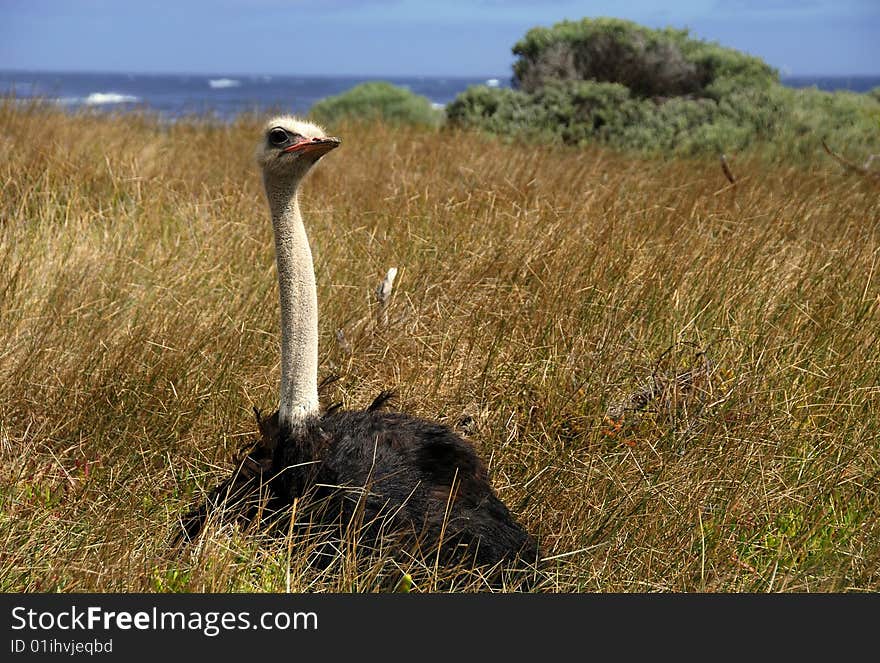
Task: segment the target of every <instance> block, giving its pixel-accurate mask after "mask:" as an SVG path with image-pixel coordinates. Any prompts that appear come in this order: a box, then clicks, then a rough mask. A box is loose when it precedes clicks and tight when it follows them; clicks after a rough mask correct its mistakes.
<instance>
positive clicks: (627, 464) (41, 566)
mask: <svg viewBox="0 0 880 663" xmlns="http://www.w3.org/2000/svg"><path fill="white" fill-rule="evenodd" d="M261 119H262V118H253V119H241V120H239V121H238V122H236V123H235V124H233V125H230V126H212V125H209V124H206V123H204V122H201V121H197V120H193V121H191V122H190V121H184V122H180V123H177V124H174V125H161V124H159V123H157V122H155V121H153V120H151V119H150V118H143V117H136V116H118V117H92V116H79V117H72V116H67V115H64V114H61V113H58V112H54V111H49V110H45V109H40V108H38V107H32V108H28V107H23V106H15V105H13V104H11V103H6V104H5V105H2V106H0V181H2V193H0V454H2V457H0V500H2V502H0V589H2V590H3V591H14V592H18V591H284V590H286V589H290V590H293V591H376V590H379V589H382V588H384V587H386V586H387V584H388V582H389V580H390V581H393V580H394V578H395V577H399V576H400V574H401V573H403V572H411V573H412V574H413V576H414V577H415V583H416V584H415V586H414V589H415V590H431V589H434V588H438V587H440V586H441V585H440V584H439V583H438V578H437V577H435V576H432V575H431V573H429V572H427V570H425V569H422V570H419V569H411V568H404V567H403V566H401V565H400V564H399V562H393V561H390V560H389V559H384V558H382V557H381V556H380V557H378V558H377V557H376V556H373V557H371V558H368V559H365V560H364V559H356V558H355V556H354V555H353V554H352V551H351V550H342V551H341V553H340V555H339V558H338V560H337V561H336V563H334V564H333V565H331V566H330V568H328V569H317V568H311V567H309V562H308V555H307V554H306V551H307V548H308V546H307V545H293V543H295V542H292V541H289V540H288V541H284V540H275V541H260V540H259V537H257V536H256V535H247V534H242V533H240V532H237V531H235V530H233V529H231V528H216V529H215V530H213V531H211V532H210V536H208V537H207V538H205V539H204V540H202V541H201V543H199V544H198V545H196V546H193V547H192V548H191V549H190V550H189V551H188V552H185V553H183V554H173V553H172V552H171V551H170V550H169V548H168V539H169V534H170V532H171V531H172V529H173V527H174V523H175V519H176V518H177V516H178V515H180V514H181V512H182V511H184V510H185V509H187V508H188V507H189V506H190V505H191V504H192V503H193V502H194V501H195V500H196V499H198V498H199V497H200V496H201V495H202V494H203V493H204V492H206V491H207V490H209V489H210V488H211V487H213V485H214V484H215V483H216V482H217V480H218V479H221V478H223V477H224V476H225V475H226V474H227V473H228V472H229V468H230V463H229V459H230V457H231V456H232V455H233V454H234V453H235V452H236V450H237V449H238V448H239V447H241V446H242V445H243V444H244V443H245V442H246V441H247V440H248V439H249V438H250V437H251V436H252V435H254V433H255V431H256V424H255V421H254V417H253V413H252V406H257V407H259V408H262V409H263V410H265V411H270V410H271V409H272V408H273V407H274V406H275V399H276V384H277V382H278V377H279V376H278V341H279V332H278V324H277V315H278V313H277V301H276V281H275V266H274V257H273V245H272V238H271V226H270V223H269V217H268V209H267V206H266V203H265V200H264V197H263V192H262V185H261V182H260V179H259V176H258V173H257V170H256V166H255V163H254V160H253V154H254V145H255V141H256V139H257V136H258V134H259V123H260V120H261ZM333 130H334V132H336V133H338V134H339V135H340V136H341V137H342V139H343V146H342V148H341V149H339V150H337V151H335V152H334V153H332V154H330V155H329V156H328V157H327V158H325V159H324V160H323V162H322V163H321V165H320V167H318V168H317V169H316V172H315V173H314V174H313V175H312V176H311V177H310V179H309V180H308V182H307V183H306V185H305V190H304V192H303V214H304V217H305V219H306V224H307V227H308V231H309V234H310V238H311V241H312V247H313V250H314V253H315V260H316V272H317V280H318V296H319V305H320V312H321V318H320V328H321V360H320V365H321V375H322V376H328V375H337V376H339V379H338V380H337V381H336V382H334V383H333V384H332V385H330V386H329V387H328V388H327V389H325V393H324V396H325V397H326V399H327V401H328V402H333V401H338V400H341V401H343V402H344V403H345V405H346V406H351V407H362V406H365V405H366V404H368V403H369V402H370V400H371V399H372V397H373V396H374V395H375V394H376V393H378V392H379V391H380V390H381V389H384V388H396V389H398V390H399V393H400V396H399V404H398V407H400V408H401V409H406V410H408V411H411V412H413V413H416V414H419V415H423V416H426V417H430V418H437V419H440V420H442V421H445V422H447V423H449V424H450V425H452V426H456V427H458V428H459V429H460V430H464V431H465V432H466V433H467V434H468V436H469V437H470V439H471V440H472V441H473V442H474V444H475V446H476V447H477V448H478V450H479V452H480V453H481V454H482V455H483V456H484V457H485V458H486V459H487V461H488V464H489V468H490V472H491V476H492V482H493V485H494V486H495V488H496V490H497V492H498V494H499V495H500V497H501V498H502V499H503V500H504V501H505V502H506V503H507V504H508V505H509V506H510V508H511V510H512V511H513V512H514V513H515V514H516V515H517V517H518V518H519V519H520V520H521V521H522V522H523V523H524V524H525V525H526V527H527V528H528V529H529V530H530V531H531V532H532V533H534V534H535V535H536V536H537V537H538V538H539V539H540V542H541V545H542V548H543V550H544V553H545V555H546V556H547V557H548V558H549V561H547V562H546V565H545V568H543V569H542V570H541V571H540V572H539V574H538V579H537V580H538V582H537V584H536V585H535V587H534V589H535V590H537V591H566V592H582V591H722V592H738V591H759V592H764V591H774V592H775V591H782V592H789V591H819V592H824V591H844V590H856V591H877V590H880V518H878V514H880V345H878V341H880V339H878V334H880V274H878V271H880V190H878V187H877V185H876V184H875V183H873V182H872V181H870V180H867V179H866V178H860V177H858V176H857V175H852V174H845V173H843V172H842V171H841V169H840V168H839V166H838V165H837V164H835V163H834V162H833V161H831V160H830V159H829V158H828V157H827V156H825V155H824V154H821V153H817V154H816V156H815V160H813V161H811V162H807V163H799V164H788V165H786V164H771V163H769V162H767V161H766V160H761V159H758V158H756V157H755V158H753V157H749V156H748V155H739V156H733V157H731V168H732V170H733V171H734V173H735V174H736V176H737V177H738V182H737V184H736V185H735V186H731V185H729V183H728V181H727V180H726V179H725V177H724V175H723V173H722V171H721V168H720V166H719V164H718V161H717V159H715V158H706V159H699V160H669V161H662V160H638V159H635V158H633V157H631V156H627V155H625V154H618V153H613V152H609V151H604V150H600V149H580V150H579V149H573V148H571V149H566V148H553V147H546V146H545V147H541V146H534V145H528V146H524V145H511V144H503V143H501V142H498V141H493V140H491V139H488V138H483V137H481V136H478V135H473V134H464V133H455V132H449V131H439V132H438V131H434V130H428V129H424V130H415V129H405V128H397V129H389V128H386V127H383V126H382V125H378V124H374V125H367V126H340V127H333ZM856 156H857V155H856ZM392 266H395V267H398V268H399V270H400V272H399V274H398V277H397V281H396V283H395V290H394V294H393V297H392V299H391V303H390V308H389V310H388V322H387V324H385V325H377V324H375V323H374V319H375V309H376V303H375V299H374V294H373V291H374V289H375V287H376V285H377V284H378V283H379V281H380V280H381V279H382V277H383V275H384V274H385V271H386V270H387V269H388V268H389V267H392ZM337 330H342V336H344V339H343V340H342V341H340V340H339V339H338V335H337ZM395 574H396V575H395ZM441 575H442V574H441ZM443 586H444V587H451V588H453V589H456V590H473V589H481V588H482V586H481V584H480V581H479V579H478V578H470V579H466V580H463V581H460V582H458V584H456V583H454V582H453V583H452V584H451V585H449V584H447V585H443ZM510 588H511V589H513V588H515V587H514V586H511V587H510Z"/></svg>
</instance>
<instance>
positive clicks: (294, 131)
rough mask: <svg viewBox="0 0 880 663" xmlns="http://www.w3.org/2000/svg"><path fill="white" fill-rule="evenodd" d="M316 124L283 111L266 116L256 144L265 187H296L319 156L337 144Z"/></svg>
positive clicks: (288, 188)
mask: <svg viewBox="0 0 880 663" xmlns="http://www.w3.org/2000/svg"><path fill="white" fill-rule="evenodd" d="M339 142H340V141H339V139H338V138H334V137H332V136H328V135H327V134H326V132H325V131H324V130H323V129H322V128H321V127H319V126H318V125H316V124H312V123H311V122H305V121H303V120H298V119H297V118H295V117H291V116H289V115H282V116H280V117H275V118H272V119H271V120H269V121H268V122H267V123H266V125H265V128H264V131H263V140H262V141H261V142H260V144H259V146H258V147H257V163H259V165H260V167H261V168H262V169H263V178H264V180H265V184H266V188H267V189H270V188H271V189H282V190H283V189H287V190H290V189H295V188H296V185H297V184H298V183H299V182H300V180H301V179H302V178H303V177H305V175H306V173H308V171H309V169H310V168H311V167H312V166H313V165H315V163H316V162H317V161H318V159H320V158H321V157H322V156H324V155H325V154H327V152H329V151H330V150H332V149H333V148H335V147H338V146H339Z"/></svg>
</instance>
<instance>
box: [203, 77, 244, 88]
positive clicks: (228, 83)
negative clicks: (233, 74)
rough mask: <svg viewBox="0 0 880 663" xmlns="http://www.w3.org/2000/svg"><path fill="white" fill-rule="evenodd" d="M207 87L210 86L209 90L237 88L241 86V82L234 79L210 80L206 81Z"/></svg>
mask: <svg viewBox="0 0 880 663" xmlns="http://www.w3.org/2000/svg"><path fill="white" fill-rule="evenodd" d="M208 85H210V86H211V89H214V90H222V89H224V88H227V87H238V86H239V85H241V81H237V80H235V79H234V78H212V79H211V80H209V81H208Z"/></svg>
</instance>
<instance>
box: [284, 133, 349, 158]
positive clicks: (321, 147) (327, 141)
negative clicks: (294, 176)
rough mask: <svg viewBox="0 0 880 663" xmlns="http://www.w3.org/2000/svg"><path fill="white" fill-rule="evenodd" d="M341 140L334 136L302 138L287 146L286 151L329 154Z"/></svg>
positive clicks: (319, 154)
mask: <svg viewBox="0 0 880 663" xmlns="http://www.w3.org/2000/svg"><path fill="white" fill-rule="evenodd" d="M341 142H342V141H340V140H339V139H338V138H334V137H333V136H325V137H324V138H312V139H311V140H309V139H308V138H306V139H305V140H301V141H300V142H298V143H294V144H293V145H291V146H290V147H285V148H284V151H285V152H306V153H308V154H317V155H318V156H321V155H323V154H327V152H329V151H330V150H332V149H335V148H337V147H339V144H340V143H341Z"/></svg>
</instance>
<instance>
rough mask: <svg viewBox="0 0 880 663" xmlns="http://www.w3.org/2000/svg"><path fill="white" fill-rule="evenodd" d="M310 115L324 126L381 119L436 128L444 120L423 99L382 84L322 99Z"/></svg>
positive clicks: (361, 87) (359, 87)
mask: <svg viewBox="0 0 880 663" xmlns="http://www.w3.org/2000/svg"><path fill="white" fill-rule="evenodd" d="M309 114H310V115H311V116H312V117H313V118H315V119H316V120H317V121H318V122H321V123H324V124H334V123H336V122H339V121H341V120H362V121H374V120H382V121H384V122H387V123H388V124H408V125H417V126H437V125H438V124H440V122H441V121H442V119H443V113H442V111H439V110H437V109H435V108H433V107H432V106H431V101H430V100H429V99H427V98H426V97H422V96H420V95H417V94H415V93H413V92H410V91H409V90H407V89H405V88H402V87H398V86H396V85H392V84H391V83H386V82H384V81H373V82H369V83H362V84H360V85H356V86H355V87H353V88H351V89H350V90H348V91H346V92H343V93H342V94H339V95H336V96H333V97H327V98H326V99H322V100H321V101H319V102H318V103H317V104H315V105H314V106H313V107H312V109H311V111H310V113H309Z"/></svg>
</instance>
